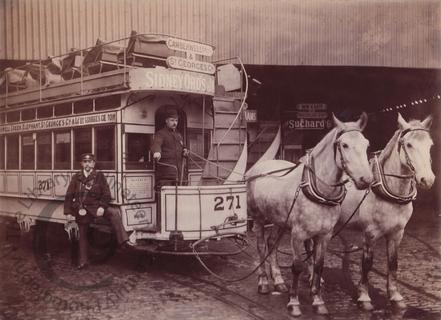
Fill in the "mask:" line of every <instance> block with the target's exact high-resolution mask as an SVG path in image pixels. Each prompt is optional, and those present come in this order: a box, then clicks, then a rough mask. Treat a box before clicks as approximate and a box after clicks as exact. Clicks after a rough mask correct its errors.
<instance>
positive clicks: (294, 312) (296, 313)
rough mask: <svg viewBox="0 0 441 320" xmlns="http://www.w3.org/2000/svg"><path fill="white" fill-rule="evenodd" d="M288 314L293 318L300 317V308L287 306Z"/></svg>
mask: <svg viewBox="0 0 441 320" xmlns="http://www.w3.org/2000/svg"><path fill="white" fill-rule="evenodd" d="M288 310H289V314H290V315H292V316H293V317H300V316H301V315H302V311H301V310H300V306H296V305H288Z"/></svg>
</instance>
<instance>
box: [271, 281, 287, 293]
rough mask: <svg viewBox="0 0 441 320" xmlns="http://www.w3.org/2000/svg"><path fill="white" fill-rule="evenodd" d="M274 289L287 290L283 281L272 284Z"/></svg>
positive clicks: (278, 290)
mask: <svg viewBox="0 0 441 320" xmlns="http://www.w3.org/2000/svg"><path fill="white" fill-rule="evenodd" d="M274 291H277V292H280V293H285V292H288V287H287V286H286V285H285V284H284V283H280V284H276V285H274Z"/></svg>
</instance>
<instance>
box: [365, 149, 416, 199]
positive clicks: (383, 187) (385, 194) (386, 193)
mask: <svg viewBox="0 0 441 320" xmlns="http://www.w3.org/2000/svg"><path fill="white" fill-rule="evenodd" d="M374 161H375V163H374V170H373V171H374V178H375V175H376V174H375V173H377V175H378V180H376V181H375V182H374V183H373V184H372V185H371V188H372V191H374V193H375V194H376V195H378V196H380V197H382V198H384V199H386V200H389V201H390V200H392V201H393V202H396V203H399V204H407V203H409V202H411V201H413V200H415V199H416V196H417V189H416V188H415V180H414V179H413V177H414V175H412V181H411V191H410V193H409V194H408V195H404V196H400V195H396V194H394V193H393V192H392V191H391V190H390V189H389V188H388V186H387V183H386V180H385V179H384V176H385V175H384V173H383V168H382V166H381V165H380V161H379V160H378V155H377V154H376V155H375V156H374Z"/></svg>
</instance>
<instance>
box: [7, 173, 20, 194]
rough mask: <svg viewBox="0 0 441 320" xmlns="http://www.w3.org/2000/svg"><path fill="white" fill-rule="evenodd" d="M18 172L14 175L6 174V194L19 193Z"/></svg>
mask: <svg viewBox="0 0 441 320" xmlns="http://www.w3.org/2000/svg"><path fill="white" fill-rule="evenodd" d="M18 191H19V189H18V172H17V173H13V174H6V192H7V193H18Z"/></svg>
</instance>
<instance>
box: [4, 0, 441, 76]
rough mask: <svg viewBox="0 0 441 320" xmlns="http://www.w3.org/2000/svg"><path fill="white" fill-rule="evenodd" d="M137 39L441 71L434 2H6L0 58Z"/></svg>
mask: <svg viewBox="0 0 441 320" xmlns="http://www.w3.org/2000/svg"><path fill="white" fill-rule="evenodd" d="M131 30H136V31H138V32H139V33H166V34H173V35H176V36H180V37H184V38H189V39H193V40H198V41H202V42H207V43H210V44H212V45H214V46H216V47H217V51H216V56H215V57H214V58H225V57H230V56H236V55H240V56H241V58H242V59H243V60H244V62H245V63H247V64H271V65H358V66H391V67H411V68H440V67H441V59H440V58H439V57H440V56H441V2H440V1H436V0H419V1H411V0H395V1H384V0H383V1H378V0H351V1H349V0H311V1H301V0H291V1H288V0H240V1H237V0H222V1H219V0H186V1H181V0H0V60H2V59H7V60H9V59H19V60H29V59H39V58H44V57H46V56H48V55H58V54H61V53H64V52H67V51H68V50H69V49H70V48H72V47H75V48H86V47H89V46H92V45H93V44H94V43H95V41H96V39H97V38H98V37H100V38H102V39H105V40H108V41H111V40H116V39H119V38H123V37H126V36H128V35H129V34H130V31H131Z"/></svg>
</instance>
